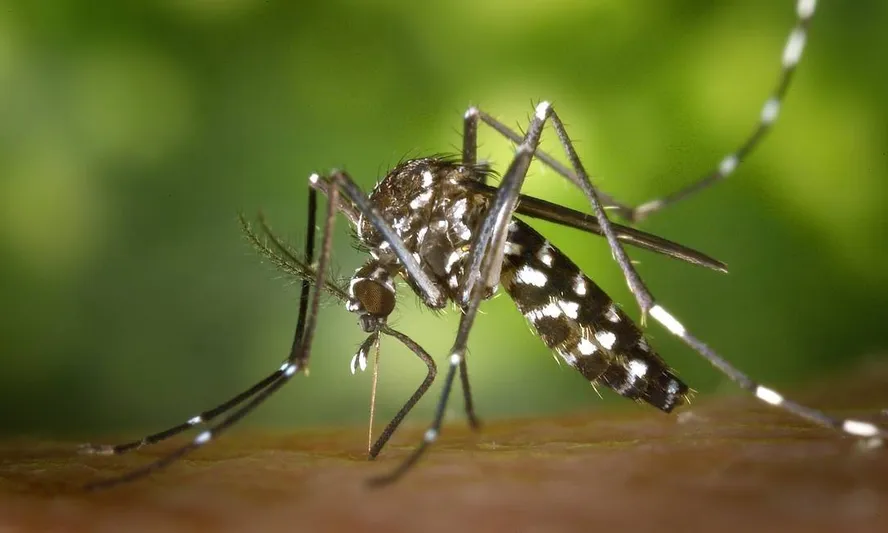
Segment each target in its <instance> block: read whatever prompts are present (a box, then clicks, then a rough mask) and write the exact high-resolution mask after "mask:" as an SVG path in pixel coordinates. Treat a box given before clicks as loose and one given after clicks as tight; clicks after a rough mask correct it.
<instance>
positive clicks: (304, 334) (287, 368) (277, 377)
mask: <svg viewBox="0 0 888 533" xmlns="http://www.w3.org/2000/svg"><path fill="white" fill-rule="evenodd" d="M318 179H319V177H318V176H317V175H312V176H311V178H310V180H312V181H317V180H318ZM333 179H334V181H339V179H342V178H338V177H337V176H335V175H334V177H333ZM316 195H317V193H316V192H315V191H314V190H311V191H310V192H309V198H310V200H309V201H310V202H312V201H316V199H315V200H311V198H312V197H315V198H316ZM327 199H328V202H327V214H326V220H325V223H324V232H323V238H322V243H321V253H320V255H319V258H318V266H317V278H316V280H315V281H314V286H315V291H314V294H313V295H312V298H311V301H310V302H309V297H308V291H309V288H310V286H311V282H310V281H309V280H307V279H303V283H302V287H301V288H302V291H301V294H300V299H299V301H300V305H299V318H298V320H297V325H296V337H295V342H294V343H293V346H294V349H293V350H291V352H290V356H289V357H288V358H287V360H286V361H285V362H284V363H283V364H282V365H281V367H280V368H279V369H278V370H277V371H276V372H274V373H273V374H271V375H270V376H269V377H268V378H266V380H269V381H270V383H269V384H268V385H267V386H266V387H265V388H263V389H261V390H260V391H258V392H257V393H256V394H255V395H254V396H253V397H252V399H251V400H250V401H249V402H247V403H246V404H245V405H243V406H242V407H241V408H240V409H237V410H236V411H234V412H233V413H231V414H229V415H228V416H227V417H225V418H224V419H223V420H222V421H221V422H219V423H218V424H216V425H214V426H212V427H210V428H209V429H206V430H204V431H202V432H201V433H199V434H197V436H196V437H194V439H193V440H192V441H191V442H190V443H188V444H186V445H184V446H181V447H179V448H177V449H175V450H173V451H172V452H170V453H169V454H167V455H165V456H163V457H161V458H160V459H158V460H156V461H154V462H152V463H149V464H147V465H145V466H144V467H142V468H139V469H136V470H132V471H130V472H128V473H126V474H123V475H120V476H117V477H113V478H109V479H105V480H101V481H97V482H94V483H90V484H88V485H87V486H86V487H85V488H86V489H87V490H97V489H105V488H109V487H112V486H115V485H119V484H121V483H126V482H128V481H132V480H135V479H139V478H142V477H145V476H147V475H150V474H151V473H153V472H155V471H157V470H160V469H162V468H164V467H166V466H167V465H169V464H171V463H173V462H175V461H176V460H178V459H179V458H181V457H183V456H185V455H186V454H188V453H190V452H192V451H194V450H196V449H198V448H200V447H202V446H204V445H205V444H207V443H208V442H210V441H211V440H213V438H215V437H216V436H218V435H219V434H220V433H222V432H223V431H225V430H226V429H228V428H230V427H231V426H233V425H234V424H236V423H237V422H238V421H240V420H241V419H242V418H244V417H245V416H246V415H248V414H249V413H251V412H252V411H253V410H254V409H256V408H257V407H258V406H259V405H261V404H262V403H263V402H265V400H267V399H268V398H269V397H271V395H273V394H274V393H275V392H277V391H278V390H279V389H280V388H281V387H283V386H284V385H285V384H286V383H288V382H289V381H290V378H292V377H293V376H294V375H296V373H297V372H300V371H303V370H304V369H305V368H306V366H307V364H308V361H309V358H310V356H311V346H312V340H313V339H314V332H315V326H316V324H317V315H318V309H319V308H320V300H321V293H322V292H323V290H322V288H323V287H324V284H325V280H326V272H327V267H328V265H329V262H330V250H331V247H332V239H333V226H334V224H335V221H336V207H337V205H338V202H339V188H338V187H331V190H330V192H328V198H327ZM313 229H314V225H313V224H312V225H311V226H309V231H311V230H313ZM313 246H314V239H313V238H311V239H309V240H308V241H307V242H306V258H307V260H308V261H309V263H310V262H311V258H312V256H313V255H314V248H313ZM309 305H310V307H309ZM263 381H265V380H263ZM260 383H261V382H260ZM257 386H258V384H257ZM255 387H256V386H254V387H252V388H251V389H250V390H252V389H253V388H255ZM240 396H241V395H239V396H238V397H240ZM226 403H228V402H226ZM223 405H225V404H223ZM177 427H181V426H177ZM189 427H190V426H189ZM174 429H175V428H174Z"/></svg>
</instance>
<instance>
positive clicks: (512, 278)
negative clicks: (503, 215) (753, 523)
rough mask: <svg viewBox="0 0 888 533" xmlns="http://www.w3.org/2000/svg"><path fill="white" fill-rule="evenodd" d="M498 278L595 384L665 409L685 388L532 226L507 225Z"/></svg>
mask: <svg viewBox="0 0 888 533" xmlns="http://www.w3.org/2000/svg"><path fill="white" fill-rule="evenodd" d="M501 281H502V284H503V287H504V288H505V289H506V291H507V292H508V293H509V296H511V297H512V300H514V302H515V305H516V306H517V307H518V309H519V310H520V311H521V313H522V314H523V315H524V317H525V318H527V320H528V321H530V323H531V325H532V326H533V328H534V330H535V331H536V332H537V334H538V335H539V336H540V338H541V339H542V340H543V342H545V343H546V345H547V346H548V347H549V348H551V349H552V350H554V351H555V352H556V353H557V354H558V355H559V356H561V358H562V359H563V360H564V362H566V363H567V364H568V365H570V366H572V367H574V368H576V369H577V370H578V371H579V372H580V373H581V374H583V376H585V377H586V379H588V380H589V381H591V382H593V383H601V384H603V385H605V386H607V387H609V388H611V389H613V390H614V391H616V392H617V393H618V394H620V395H622V396H625V397H627V398H631V399H635V400H640V401H643V402H646V403H648V404H650V405H653V406H654V407H656V408H658V409H662V410H663V411H666V412H669V411H671V410H672V409H673V408H674V407H676V405H679V404H680V403H682V401H683V398H684V395H685V393H686V392H687V390H688V387H687V385H685V384H684V383H682V382H681V380H679V379H678V377H676V375H675V373H674V372H673V371H672V370H671V369H670V368H669V366H668V365H666V363H665V362H664V361H663V359H661V358H660V356H658V355H657V354H656V352H654V351H653V350H652V349H651V347H650V345H649V344H648V342H647V340H646V339H645V338H644V334H643V333H642V332H641V330H640V329H638V327H637V326H636V325H635V324H634V323H633V322H632V320H631V319H630V318H629V317H628V316H626V314H624V313H623V312H622V311H621V310H620V309H619V308H618V307H617V306H616V304H615V303H614V302H613V301H612V300H611V299H610V297H609V296H608V295H607V294H605V293H604V291H603V290H602V289H601V288H600V287H599V286H598V285H597V284H596V283H595V282H593V281H592V280H591V279H589V278H588V277H586V275H585V274H583V272H582V271H580V269H579V268H578V267H577V265H575V264H574V263H573V261H571V260H570V258H568V257H567V256H566V255H564V254H563V253H562V252H561V251H560V250H559V249H558V248H555V247H554V246H552V245H551V244H550V243H549V242H548V241H546V240H545V239H544V238H543V236H542V235H540V234H539V233H537V231H536V230H534V229H533V228H531V227H530V226H528V225H527V224H526V223H524V222H522V221H521V220H518V219H514V220H512V222H511V224H510V225H509V235H508V240H507V241H506V254H505V261H504V264H503V270H502V277H501Z"/></svg>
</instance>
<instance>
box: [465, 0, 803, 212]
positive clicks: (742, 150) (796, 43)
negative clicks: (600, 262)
mask: <svg viewBox="0 0 888 533" xmlns="http://www.w3.org/2000/svg"><path fill="white" fill-rule="evenodd" d="M816 7H817V2H816V0H797V2H796V23H795V25H794V26H793V29H792V30H791V31H790V33H789V37H788V38H787V41H786V44H785V45H784V47H783V51H782V54H781V67H780V73H779V74H778V77H777V83H776V84H775V88H774V89H773V91H772V92H771V94H770V95H769V96H768V98H766V99H765V102H764V104H763V105H762V108H761V112H760V113H759V120H758V122H757V123H756V125H755V127H754V128H753V131H752V133H750V134H749V135H748V136H747V137H746V138H745V139H744V140H743V142H742V143H741V144H740V145H739V147H738V148H737V149H736V150H734V151H733V152H730V153H729V154H727V155H725V156H724V157H723V158H722V159H721V161H720V162H719V163H718V165H717V166H716V167H715V168H714V169H712V170H710V171H709V172H707V173H706V174H704V175H703V177H701V178H699V179H698V180H697V181H695V182H693V183H691V184H690V185H687V186H686V187H684V188H682V189H679V190H678V191H676V192H674V193H672V194H670V195H667V196H664V197H662V198H658V199H654V200H650V201H648V202H645V203H644V204H641V205H639V206H630V205H628V204H625V203H623V202H620V201H618V200H616V199H614V198H613V197H612V196H610V195H607V194H605V193H603V192H601V191H598V196H599V198H600V199H601V201H602V203H603V204H605V205H607V206H608V208H609V209H613V210H614V212H615V213H616V214H617V215H619V216H620V217H621V218H623V219H626V220H630V221H639V220H642V219H644V218H645V217H647V216H650V215H651V214H653V213H655V212H657V211H660V210H662V209H664V208H666V207H668V206H670V205H672V204H675V203H677V202H679V201H681V200H684V199H685V198H688V197H690V196H693V195H694V194H695V193H697V192H699V191H700V190H703V189H705V188H707V187H709V186H710V185H713V184H714V183H715V182H718V181H721V180H723V179H725V178H726V177H728V176H730V175H731V174H733V173H734V171H736V169H737V167H738V166H739V165H740V163H742V162H743V161H744V160H745V159H746V158H747V157H748V156H749V155H750V154H751V153H752V151H753V150H754V149H755V148H756V147H757V146H758V145H759V144H761V141H762V139H763V138H764V136H765V134H766V133H767V132H768V131H769V130H770V129H771V127H772V126H773V125H774V122H775V121H776V120H777V117H778V116H779V114H780V108H781V107H782V105H783V101H784V99H785V96H786V92H787V90H788V89H789V85H790V82H791V80H792V77H793V74H794V72H795V69H796V67H797V66H798V64H799V62H800V61H801V58H802V54H803V52H804V49H805V44H806V42H807V35H808V27H809V25H810V22H811V18H812V17H813V16H814V12H815V10H816ZM473 117H477V119H480V120H481V121H482V122H484V123H485V124H487V125H488V126H490V127H491V128H493V129H494V130H496V131H497V132H499V133H500V134H501V135H503V136H504V137H506V138H507V139H509V140H511V141H512V142H515V143H519V142H521V141H522V136H521V135H519V134H518V133H516V132H515V131H514V130H512V129H511V128H510V127H508V126H506V125H505V124H503V123H502V122H500V121H498V120H497V119H495V118H494V117H492V116H491V115H489V114H487V113H485V112H484V111H481V110H479V109H477V108H475V107H470V108H469V110H468V111H467V112H466V123H467V124H468V123H469V122H470V121H474V122H473V124H472V127H474V128H477V120H474V118H473ZM473 133H474V131H473ZM536 157H537V159H539V160H540V161H541V162H542V163H543V164H545V165H546V166H548V167H549V168H551V169H552V170H554V171H555V172H556V173H557V174H559V175H561V176H562V177H564V178H567V179H568V180H570V181H571V182H573V183H574V184H577V185H579V183H580V181H581V178H580V177H579V176H577V175H576V174H574V173H573V171H571V169H570V168H568V167H567V166H565V165H563V164H562V163H560V162H558V161H557V160H556V159H555V158H554V157H552V156H551V155H549V154H547V153H545V152H542V151H539V152H537V154H536Z"/></svg>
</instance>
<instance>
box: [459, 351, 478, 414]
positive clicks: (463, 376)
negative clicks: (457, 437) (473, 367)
mask: <svg viewBox="0 0 888 533" xmlns="http://www.w3.org/2000/svg"><path fill="white" fill-rule="evenodd" d="M459 380H460V382H461V383H462V390H463V401H464V404H465V409H466V418H467V419H468V421H469V427H470V428H472V429H473V430H474V431H478V430H479V429H481V420H479V419H478V415H477V414H476V413H475V401H474V400H473V398H472V387H471V385H470V383H469V366H468V364H467V363H466V360H465V359H463V360H462V362H461V363H460V364H459Z"/></svg>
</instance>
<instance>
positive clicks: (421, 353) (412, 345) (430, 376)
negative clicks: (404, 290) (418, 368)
mask: <svg viewBox="0 0 888 533" xmlns="http://www.w3.org/2000/svg"><path fill="white" fill-rule="evenodd" d="M382 332H383V333H385V334H386V335H389V336H392V337H395V338H396V339H398V340H399V341H401V342H402V343H403V344H404V346H406V347H407V348H409V349H410V351H412V352H413V353H414V354H416V356H417V357H419V358H420V359H422V362H423V363H425V364H426V366H427V367H428V373H427V374H426V377H425V379H424V380H423V381H422V383H420V384H419V387H418V388H417V389H416V392H414V393H413V396H411V397H410V399H409V400H407V402H406V403H405V404H404V406H403V407H401V409H400V410H399V411H398V413H397V414H396V415H395V417H394V418H392V420H391V422H389V423H388V425H386V426H385V429H383V430H382V433H381V434H380V435H379V438H378V439H376V442H375V443H374V444H373V446H372V447H371V448H370V454H369V459H371V460H372V459H376V456H378V455H379V452H381V451H382V448H383V447H384V446H385V445H386V443H387V442H388V441H389V439H390V438H391V436H392V435H393V434H394V433H395V431H396V430H397V429H398V427H399V426H400V425H401V422H402V421H403V420H404V417H406V416H407V414H408V413H409V412H410V411H411V410H412V409H413V407H414V406H415V405H416V404H417V402H419V400H420V399H421V398H422V397H423V395H425V393H426V391H428V390H429V387H431V386H432V382H434V381H435V376H436V375H437V374H438V367H437V366H436V365H435V361H434V359H432V356H430V355H429V354H428V352H426V351H425V350H424V349H423V348H422V346H420V345H419V344H417V343H416V342H415V341H414V340H413V339H411V338H410V337H408V336H407V335H404V334H403V333H401V332H400V331H397V330H394V329H391V328H389V327H387V326H386V327H384V328H383V329H382Z"/></svg>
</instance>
